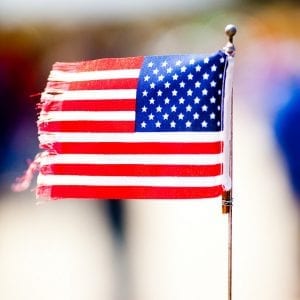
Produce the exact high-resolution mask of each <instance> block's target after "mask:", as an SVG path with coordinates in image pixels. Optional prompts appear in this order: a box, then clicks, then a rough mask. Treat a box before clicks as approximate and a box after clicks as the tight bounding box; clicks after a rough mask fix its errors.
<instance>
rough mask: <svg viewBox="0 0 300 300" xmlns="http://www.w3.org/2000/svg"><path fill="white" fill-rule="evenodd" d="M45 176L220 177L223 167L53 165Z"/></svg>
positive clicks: (43, 169) (43, 168) (42, 168)
mask: <svg viewBox="0 0 300 300" xmlns="http://www.w3.org/2000/svg"><path fill="white" fill-rule="evenodd" d="M40 172H41V173H42V174H44V175H52V174H55V175H83V176H183V177H191V176H218V175H221V174H222V165H221V164H217V165H208V166H189V165H176V166H174V165H171V166H168V165H147V166H145V165H88V164H72V165H70V164H53V165H45V166H42V167H41V169H40Z"/></svg>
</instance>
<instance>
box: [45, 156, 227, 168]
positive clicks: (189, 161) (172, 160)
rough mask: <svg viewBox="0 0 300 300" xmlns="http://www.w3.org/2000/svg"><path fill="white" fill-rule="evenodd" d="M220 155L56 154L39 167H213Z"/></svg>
mask: <svg viewBox="0 0 300 300" xmlns="http://www.w3.org/2000/svg"><path fill="white" fill-rule="evenodd" d="M222 161H223V155H222V154H201V155H200V154H190V155H188V154H184V155H183V154H153V155H149V154H147V155H146V154H137V155H132V154H121V155H119V154H56V155H49V156H43V157H41V162H40V163H41V165H51V164H95V165H110V164H116V165H124V164H144V165H195V166H197V165H199V166H200V165H215V164H219V163H222Z"/></svg>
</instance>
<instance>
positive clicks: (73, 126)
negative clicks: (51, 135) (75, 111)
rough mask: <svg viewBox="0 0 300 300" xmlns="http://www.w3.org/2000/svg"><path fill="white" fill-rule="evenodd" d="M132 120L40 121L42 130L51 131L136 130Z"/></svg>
mask: <svg viewBox="0 0 300 300" xmlns="http://www.w3.org/2000/svg"><path fill="white" fill-rule="evenodd" d="M134 127H135V126H134V122H132V121H118V122H116V121H57V122H49V123H45V122H43V123H40V124H39V125H38V128H39V130H40V131H50V132H134V130H135V128H134Z"/></svg>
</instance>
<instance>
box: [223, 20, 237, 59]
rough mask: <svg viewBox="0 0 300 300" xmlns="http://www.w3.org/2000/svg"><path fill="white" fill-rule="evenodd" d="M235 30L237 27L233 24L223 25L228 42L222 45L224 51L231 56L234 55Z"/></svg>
mask: <svg viewBox="0 0 300 300" xmlns="http://www.w3.org/2000/svg"><path fill="white" fill-rule="evenodd" d="M236 32H237V28H236V26H235V25H233V24H228V25H227V26H226V27H225V33H226V35H227V36H228V42H227V44H226V45H225V47H224V51H225V52H226V53H228V54H229V55H232V56H233V55H234V52H235V47H234V44H233V37H234V36H235V34H236Z"/></svg>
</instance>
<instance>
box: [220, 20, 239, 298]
mask: <svg viewBox="0 0 300 300" xmlns="http://www.w3.org/2000/svg"><path fill="white" fill-rule="evenodd" d="M236 32H237V29H236V26H235V25H231V24H230V25H227V26H226V27H225V33H226V35H227V36H228V42H227V44H226V45H225V47H224V48H223V49H224V51H225V52H226V53H227V54H228V55H229V56H231V57H233V56H234V55H235V47H234V44H233V37H234V35H235V34H236ZM231 92H232V91H231ZM230 102H231V103H229V111H228V112H227V113H229V114H230V116H231V117H230V124H228V125H229V126H228V127H229V128H227V130H229V133H228V134H229V137H228V144H227V145H225V146H227V147H229V150H228V151H229V155H228V161H227V162H226V163H228V167H229V169H228V172H229V174H227V175H229V178H231V179H232V135H233V134H232V130H233V123H232V115H233V97H232V93H231V100H230ZM222 212H223V213H224V214H228V300H231V299H232V185H231V188H230V189H229V190H227V191H224V192H223V195H222Z"/></svg>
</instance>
